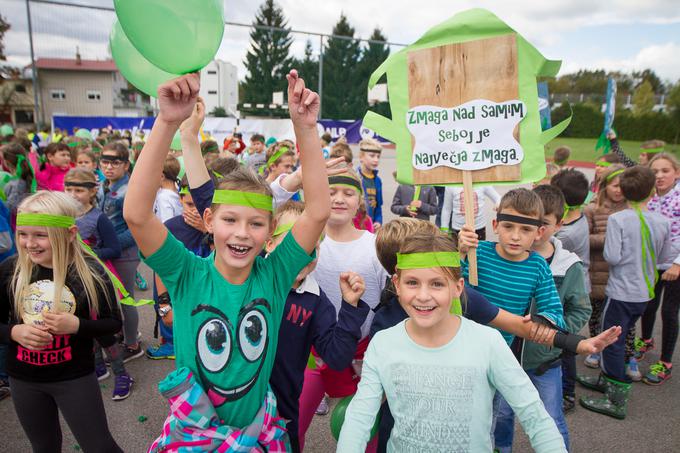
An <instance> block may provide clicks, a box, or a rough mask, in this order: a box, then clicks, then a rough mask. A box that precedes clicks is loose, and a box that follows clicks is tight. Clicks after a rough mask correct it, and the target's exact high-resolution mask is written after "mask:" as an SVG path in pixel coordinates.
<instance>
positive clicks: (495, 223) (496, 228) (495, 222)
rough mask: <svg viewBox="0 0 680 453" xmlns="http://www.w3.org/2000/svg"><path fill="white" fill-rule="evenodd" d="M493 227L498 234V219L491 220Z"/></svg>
mask: <svg viewBox="0 0 680 453" xmlns="http://www.w3.org/2000/svg"><path fill="white" fill-rule="evenodd" d="M491 229H492V230H493V232H494V233H496V234H498V220H496V219H492V220H491Z"/></svg>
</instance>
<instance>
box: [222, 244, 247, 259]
mask: <svg viewBox="0 0 680 453" xmlns="http://www.w3.org/2000/svg"><path fill="white" fill-rule="evenodd" d="M227 248H228V249H229V253H230V254H231V255H233V256H235V257H236V258H243V257H245V256H246V255H247V254H248V252H250V250H251V249H252V247H248V246H245V245H232V244H227Z"/></svg>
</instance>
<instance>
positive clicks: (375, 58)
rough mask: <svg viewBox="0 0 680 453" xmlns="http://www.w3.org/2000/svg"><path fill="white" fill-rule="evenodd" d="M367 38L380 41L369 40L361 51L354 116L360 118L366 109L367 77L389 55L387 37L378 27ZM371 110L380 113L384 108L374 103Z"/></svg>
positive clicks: (368, 77)
mask: <svg viewBox="0 0 680 453" xmlns="http://www.w3.org/2000/svg"><path fill="white" fill-rule="evenodd" d="M369 39H371V41H382V42H369V43H368V45H366V47H364V49H363V51H362V53H361V61H360V62H359V68H358V80H357V85H358V88H359V90H360V93H359V98H358V99H357V100H358V101H359V103H360V106H359V112H358V115H357V116H356V118H357V119H359V118H362V117H363V116H364V112H365V111H366V109H368V79H370V77H371V74H373V71H375V70H376V68H377V67H378V66H380V65H381V64H382V62H383V61H385V60H386V59H387V57H389V56H390V48H389V47H388V46H387V44H386V41H387V37H386V36H385V35H383V33H382V31H381V30H380V29H379V28H376V29H374V30H373V33H372V34H371V37H370V38H369ZM380 104H385V103H380ZM382 107H384V106H382ZM372 110H380V111H381V113H382V111H383V110H384V108H381V107H378V106H377V105H376V106H375V108H374V109H372Z"/></svg>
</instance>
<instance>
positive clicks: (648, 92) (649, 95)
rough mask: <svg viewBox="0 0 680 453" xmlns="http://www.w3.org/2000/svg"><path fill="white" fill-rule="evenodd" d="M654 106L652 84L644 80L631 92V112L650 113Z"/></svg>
mask: <svg viewBox="0 0 680 453" xmlns="http://www.w3.org/2000/svg"><path fill="white" fill-rule="evenodd" d="M653 108H654V89H653V88H652V84H651V83H650V82H649V81H648V80H645V81H644V82H642V83H641V84H640V85H638V87H637V89H636V90H635V93H634V94H633V113H634V114H635V115H636V116H641V115H644V114H647V113H651V112H652V109H653Z"/></svg>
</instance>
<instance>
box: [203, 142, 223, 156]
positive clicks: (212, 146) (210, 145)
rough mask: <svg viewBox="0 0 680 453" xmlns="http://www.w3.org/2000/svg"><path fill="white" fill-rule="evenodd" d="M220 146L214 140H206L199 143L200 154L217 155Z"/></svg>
mask: <svg viewBox="0 0 680 453" xmlns="http://www.w3.org/2000/svg"><path fill="white" fill-rule="evenodd" d="M219 152H220V145H218V144H217V142H216V141H215V140H206V141H204V142H202V143H201V154H202V155H204V156H205V155H206V154H207V153H219Z"/></svg>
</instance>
